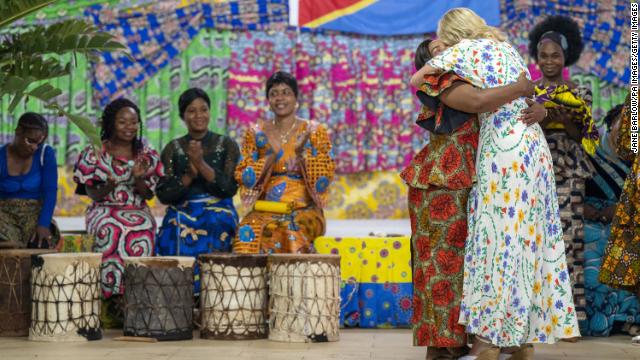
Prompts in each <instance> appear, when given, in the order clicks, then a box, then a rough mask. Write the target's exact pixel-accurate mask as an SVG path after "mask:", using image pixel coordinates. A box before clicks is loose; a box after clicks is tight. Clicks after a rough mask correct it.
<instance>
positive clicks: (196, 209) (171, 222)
mask: <svg viewBox="0 0 640 360" xmlns="http://www.w3.org/2000/svg"><path fill="white" fill-rule="evenodd" d="M210 106H211V101H210V100H209V96H207V93H205V92H204V91H203V90H202V89H198V88H193V89H189V90H187V91H185V92H184V93H182V95H180V99H179V100H178V107H179V111H180V117H181V118H182V120H183V121H184V123H185V125H186V126H187V130H188V131H189V133H188V134H187V135H185V136H183V137H181V138H178V139H175V140H173V141H171V142H170V143H169V144H168V145H167V146H165V148H164V150H162V163H163V164H164V165H165V169H166V175H165V176H164V177H162V178H161V179H160V182H159V184H158V188H157V195H158V198H159V199H160V201H161V202H162V203H163V204H167V205H169V207H168V208H167V213H166V215H165V216H164V220H163V221H162V227H161V228H160V232H159V233H158V242H157V245H156V252H157V254H158V255H183V256H195V257H197V256H198V255H199V254H206V253H211V252H215V251H222V252H229V251H230V250H231V240H232V239H233V236H234V235H235V231H236V226H237V224H238V215H237V213H236V209H235V207H234V206H233V201H232V197H233V195H235V193H236V192H237V190H238V184H237V183H236V180H235V179H234V178H233V172H234V170H235V168H236V165H237V163H238V157H239V156H240V150H239V149H238V145H237V144H236V142H235V141H233V140H232V139H231V138H230V137H228V136H224V135H218V134H216V133H213V132H211V131H209V122H210V120H211V116H210V113H209V109H210ZM197 284H198V283H196V292H198V289H199V286H198V285H197Z"/></svg>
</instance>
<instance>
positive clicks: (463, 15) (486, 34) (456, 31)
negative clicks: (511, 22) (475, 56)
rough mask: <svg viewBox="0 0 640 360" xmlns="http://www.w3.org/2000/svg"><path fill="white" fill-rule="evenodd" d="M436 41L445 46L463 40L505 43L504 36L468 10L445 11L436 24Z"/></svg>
mask: <svg viewBox="0 0 640 360" xmlns="http://www.w3.org/2000/svg"><path fill="white" fill-rule="evenodd" d="M438 39H440V40H441V41H442V42H444V43H445V44H446V45H447V46H452V45H455V44H457V43H459V42H460V41H461V40H463V39H494V40H498V41H505V40H506V39H507V37H506V36H505V34H504V33H503V32H502V31H500V30H498V29H497V28H495V27H493V26H489V25H487V23H486V22H485V21H484V19H483V18H481V17H480V16H478V14H476V13H475V12H473V10H471V9H468V8H454V9H451V10H449V11H447V13H446V14H444V16H443V17H442V19H440V21H439V22H438Z"/></svg>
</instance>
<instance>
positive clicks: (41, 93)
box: [25, 84, 62, 103]
mask: <svg viewBox="0 0 640 360" xmlns="http://www.w3.org/2000/svg"><path fill="white" fill-rule="evenodd" d="M60 94H62V90H60V89H58V88H56V87H53V86H51V85H50V84H42V85H40V86H38V87H36V88H35V89H33V90H31V91H28V92H26V93H25V95H26V96H29V97H34V98H37V99H39V100H41V101H44V102H46V103H48V102H49V101H51V100H52V99H53V98H55V97H56V96H58V95H60Z"/></svg>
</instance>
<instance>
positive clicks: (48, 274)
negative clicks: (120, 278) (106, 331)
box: [29, 253, 102, 341]
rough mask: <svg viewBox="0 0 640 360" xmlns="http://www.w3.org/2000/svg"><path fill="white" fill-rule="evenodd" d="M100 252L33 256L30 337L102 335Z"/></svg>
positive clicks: (60, 338)
mask: <svg viewBox="0 0 640 360" xmlns="http://www.w3.org/2000/svg"><path fill="white" fill-rule="evenodd" d="M101 259H102V254H100V253H64V254H43V255H35V256H33V257H32V264H31V298H32V307H31V309H32V311H31V327H30V328H29V340H37V341H86V340H99V339H101V338H102V329H101V327H100V261H101Z"/></svg>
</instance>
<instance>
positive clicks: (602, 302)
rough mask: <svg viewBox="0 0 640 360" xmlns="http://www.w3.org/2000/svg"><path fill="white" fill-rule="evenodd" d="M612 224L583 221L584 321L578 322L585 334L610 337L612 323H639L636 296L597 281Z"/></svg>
mask: <svg viewBox="0 0 640 360" xmlns="http://www.w3.org/2000/svg"><path fill="white" fill-rule="evenodd" d="M610 233H611V224H608V225H604V224H602V223H600V222H593V221H589V220H586V221H585V224H584V244H585V246H584V258H585V263H584V282H585V296H586V299H587V320H585V321H582V322H581V323H580V333H581V334H582V335H584V336H609V335H610V333H611V330H612V329H613V326H614V323H616V322H620V323H631V324H640V311H639V310H640V307H639V304H638V298H637V297H636V296H635V295H634V294H632V293H630V292H628V291H623V290H614V289H612V288H610V287H609V286H607V285H604V284H602V283H600V281H599V280H598V275H599V274H600V267H601V266H602V256H603V255H604V249H605V248H606V246H607V242H608V241H609V234H610Z"/></svg>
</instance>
